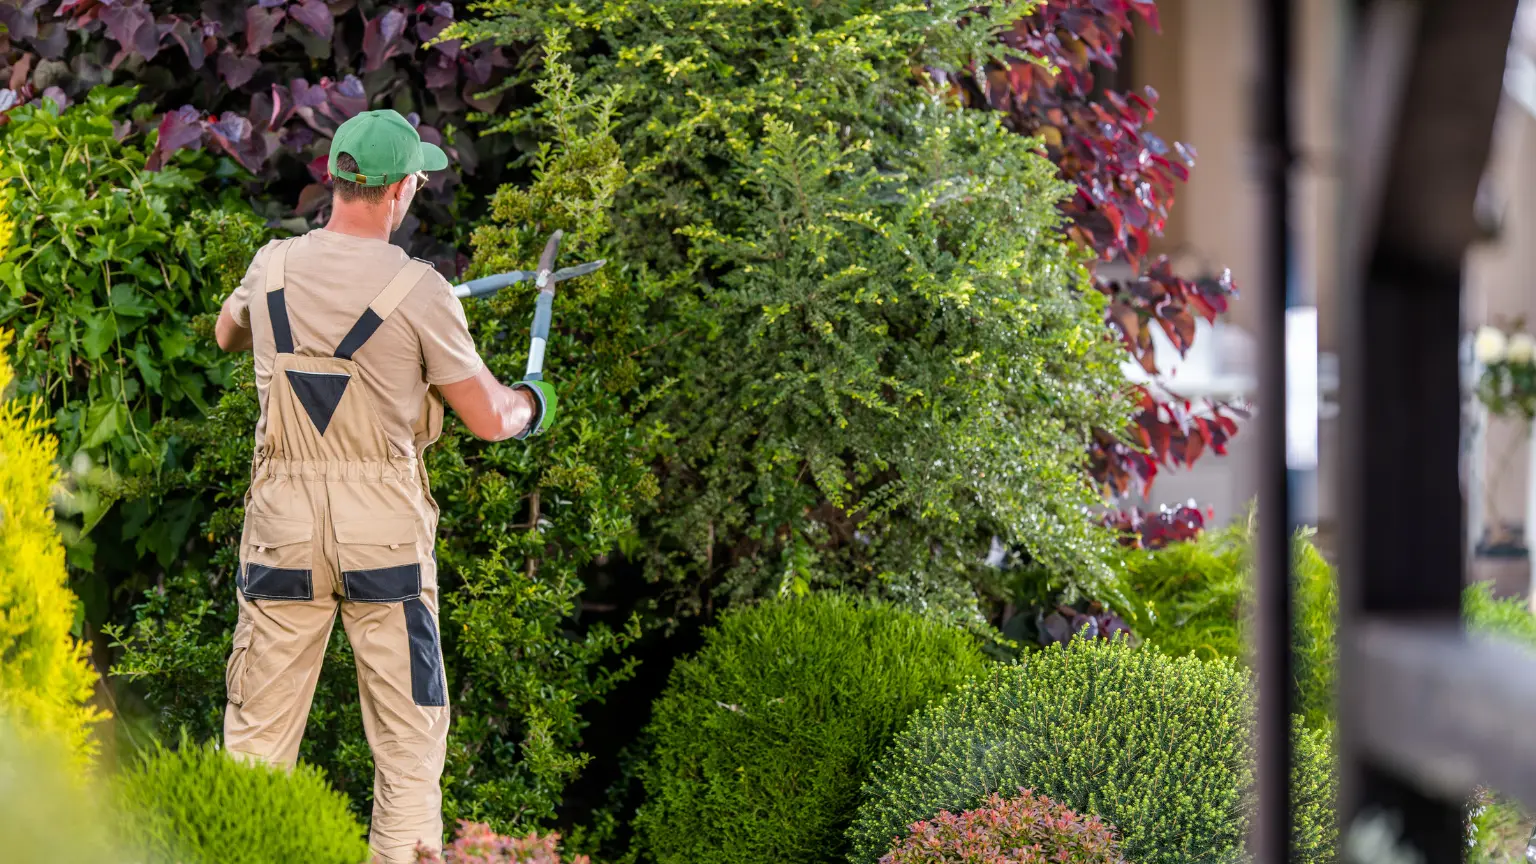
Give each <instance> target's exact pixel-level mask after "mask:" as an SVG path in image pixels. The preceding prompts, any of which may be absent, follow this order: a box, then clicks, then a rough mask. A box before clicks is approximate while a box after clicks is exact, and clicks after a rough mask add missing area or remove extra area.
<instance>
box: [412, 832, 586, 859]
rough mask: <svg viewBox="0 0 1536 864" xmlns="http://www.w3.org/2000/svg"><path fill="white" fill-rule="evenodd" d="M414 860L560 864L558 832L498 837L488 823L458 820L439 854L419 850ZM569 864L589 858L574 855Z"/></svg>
mask: <svg viewBox="0 0 1536 864" xmlns="http://www.w3.org/2000/svg"><path fill="white" fill-rule="evenodd" d="M416 860H417V861H418V862H419V864H560V861H561V858H560V835H559V834H545V835H543V836H540V835H538V834H529V835H528V836H527V837H502V836H499V835H498V834H497V833H496V832H494V831H492V830H491V826H489V825H484V824H481V823H478V822H460V823H459V833H458V836H457V837H456V838H455V839H454V841H453V842H452V843H450V844H448V845H447V846H444V847H443V851H442V854H438V853H436V852H429V851H427V850H425V849H420V850H417V852H416ZM570 864H590V859H589V858H587V856H585V855H577V856H576V857H574V858H571V859H570Z"/></svg>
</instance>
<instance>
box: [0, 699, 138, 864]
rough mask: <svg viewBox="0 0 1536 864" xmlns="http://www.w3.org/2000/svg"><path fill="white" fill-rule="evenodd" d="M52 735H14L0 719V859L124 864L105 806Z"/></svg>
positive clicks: (26, 863)
mask: <svg viewBox="0 0 1536 864" xmlns="http://www.w3.org/2000/svg"><path fill="white" fill-rule="evenodd" d="M75 762H76V760H75V758H74V754H72V753H71V752H70V751H69V749H68V748H67V747H66V746H64V742H63V741H62V740H60V739H58V738H55V737H51V736H50V737H43V736H37V735H30V734H21V733H19V732H18V730H17V727H16V725H15V723H14V722H12V721H11V720H9V719H8V718H6V717H0V842H3V843H4V846H3V851H0V860H4V861H7V862H11V864H126V862H135V864H137V862H138V861H140V860H141V859H137V858H131V857H128V856H125V855H120V854H116V853H117V852H118V851H119V850H118V849H117V848H116V844H115V843H114V839H115V838H114V837H113V835H112V821H111V819H110V818H109V812H110V811H109V810H108V808H107V806H106V805H107V802H106V801H104V800H102V799H103V797H104V796H103V795H101V794H98V793H99V792H100V791H101V790H99V789H97V788H96V787H95V786H93V785H92V784H91V783H90V782H88V778H87V777H85V776H82V775H81V774H80V772H79V771H78V770H77V765H76V764H73V763H75Z"/></svg>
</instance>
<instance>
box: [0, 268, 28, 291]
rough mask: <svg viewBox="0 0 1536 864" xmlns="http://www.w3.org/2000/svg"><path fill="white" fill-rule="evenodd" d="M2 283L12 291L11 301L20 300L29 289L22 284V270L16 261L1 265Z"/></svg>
mask: <svg viewBox="0 0 1536 864" xmlns="http://www.w3.org/2000/svg"><path fill="white" fill-rule="evenodd" d="M0 283H3V284H4V285H5V287H6V288H9V289H10V291H11V299H13V300H20V299H21V298H22V295H24V294H26V293H27V288H26V286H25V285H23V284H22V282H21V268H20V267H17V266H16V263H15V262H14V261H6V262H4V263H0Z"/></svg>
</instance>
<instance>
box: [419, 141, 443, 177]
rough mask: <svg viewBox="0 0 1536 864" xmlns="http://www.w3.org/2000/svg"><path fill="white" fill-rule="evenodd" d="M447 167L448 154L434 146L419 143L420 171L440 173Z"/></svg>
mask: <svg viewBox="0 0 1536 864" xmlns="http://www.w3.org/2000/svg"><path fill="white" fill-rule="evenodd" d="M447 167H448V154H447V153H444V152H443V148H441V147H439V146H437V145H436V144H428V143H427V142H425V141H423V142H421V169H420V170H422V171H441V170H443V169H444V168H447Z"/></svg>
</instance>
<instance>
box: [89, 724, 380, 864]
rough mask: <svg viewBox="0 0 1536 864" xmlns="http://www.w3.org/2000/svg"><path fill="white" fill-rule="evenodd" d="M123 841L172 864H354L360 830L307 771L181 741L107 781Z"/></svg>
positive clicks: (361, 843) (363, 847)
mask: <svg viewBox="0 0 1536 864" xmlns="http://www.w3.org/2000/svg"><path fill="white" fill-rule="evenodd" d="M116 783H117V790H118V794H119V797H120V800H121V808H122V812H123V826H124V830H125V832H126V834H127V835H128V838H129V840H130V841H131V842H133V843H134V844H135V845H136V846H137V847H139V848H142V849H143V850H145V851H146V852H147V853H149V854H150V855H151V856H152V857H155V858H157V859H159V860H166V861H177V862H180V864H226V862H231V861H241V862H247V864H264V862H272V864H289V862H293V861H306V862H315V864H361V862H364V861H367V860H368V857H369V853H368V843H367V841H365V840H364V839H363V833H364V832H363V827H362V825H360V824H359V823H358V821H357V819H356V818H354V817H353V816H352V814H351V813H349V812H348V811H347V799H346V798H345V797H343V796H342V795H340V794H338V793H337V792H336V791H335V790H333V789H331V788H330V786H328V785H326V782H325V775H323V774H321V773H320V771H319V770H317V769H316V768H314V767H312V766H309V765H302V764H301V765H299V766H298V767H297V768H295V769H294V770H293V771H291V772H290V771H285V770H283V769H281V768H272V767H268V766H265V765H254V764H248V763H245V762H240V761H236V760H235V759H233V758H231V757H230V756H229V755H227V754H226V753H224V752H223V751H221V750H219V749H218V748H216V747H213V746H195V745H192V744H190V743H188V742H187V741H186V740H185V739H183V742H182V746H181V748H180V749H178V750H166V749H164V748H160V747H158V746H157V747H156V748H155V749H153V750H150V751H147V752H146V753H144V754H142V755H141V757H140V758H139V761H138V762H137V763H135V764H133V765H131V766H130V767H128V768H127V769H125V770H124V771H123V773H122V774H121V775H119V777H118V778H117V780H116Z"/></svg>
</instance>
